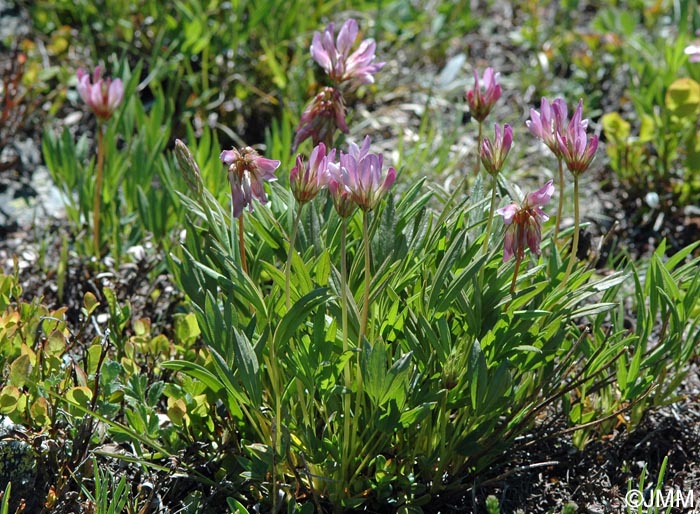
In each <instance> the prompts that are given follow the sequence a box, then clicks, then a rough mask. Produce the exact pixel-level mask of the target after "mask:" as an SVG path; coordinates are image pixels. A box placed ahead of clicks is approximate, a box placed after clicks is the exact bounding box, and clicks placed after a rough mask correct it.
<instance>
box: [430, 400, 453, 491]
mask: <svg viewBox="0 0 700 514" xmlns="http://www.w3.org/2000/svg"><path fill="white" fill-rule="evenodd" d="M448 394H449V391H448V390H447V389H445V391H444V394H443V395H442V398H441V401H440V411H439V413H438V416H440V415H442V419H441V420H440V438H439V439H438V440H437V441H436V443H437V445H438V447H440V463H439V464H437V465H436V466H435V474H434V475H433V487H432V491H433V492H437V491H438V490H439V488H440V486H441V485H442V475H443V474H444V473H445V466H446V465H447V458H448V444H447V424H448V423H449V422H450V420H449V418H450V414H449V412H448V411H447V396H448Z"/></svg>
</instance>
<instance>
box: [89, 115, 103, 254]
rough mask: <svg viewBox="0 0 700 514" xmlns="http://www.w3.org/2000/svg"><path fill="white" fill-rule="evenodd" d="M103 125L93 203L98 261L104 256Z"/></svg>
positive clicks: (94, 238)
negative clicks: (102, 216)
mask: <svg viewBox="0 0 700 514" xmlns="http://www.w3.org/2000/svg"><path fill="white" fill-rule="evenodd" d="M105 129H106V127H105V126H103V124H102V123H100V124H99V127H98V129H97V170H96V176H95V192H94V198H93V202H92V242H93V246H94V248H95V257H96V258H97V260H99V259H100V257H101V256H102V252H101V245H100V209H101V207H102V182H103V180H104V178H103V177H104V162H105V144H104V130H105Z"/></svg>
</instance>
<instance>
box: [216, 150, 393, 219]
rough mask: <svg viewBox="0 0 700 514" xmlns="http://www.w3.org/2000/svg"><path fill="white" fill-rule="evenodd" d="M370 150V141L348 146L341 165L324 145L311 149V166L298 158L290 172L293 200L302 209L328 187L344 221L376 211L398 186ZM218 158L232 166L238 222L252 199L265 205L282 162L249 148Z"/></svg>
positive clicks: (233, 198)
mask: <svg viewBox="0 0 700 514" xmlns="http://www.w3.org/2000/svg"><path fill="white" fill-rule="evenodd" d="M369 149H370V138H369V136H367V137H365V139H364V141H363V144H362V147H358V146H357V145H356V144H354V143H350V146H349V151H348V153H344V152H340V156H339V159H338V160H337V161H336V160H335V156H336V150H335V149H332V150H330V151H328V150H327V148H326V145H324V144H323V143H319V144H318V145H317V146H316V147H315V148H314V149H313V151H312V152H311V155H310V157H309V159H308V162H307V161H306V159H305V158H304V156H303V155H301V154H299V155H297V158H296V163H295V166H294V167H293V168H292V170H291V171H290V173H289V183H290V187H291V190H292V194H293V195H294V198H295V199H296V200H297V201H298V202H299V203H300V204H302V205H303V204H305V203H308V202H310V201H311V200H313V199H314V198H315V197H316V195H318V194H319V193H320V192H321V191H322V190H323V189H325V188H328V189H329V191H330V193H331V197H332V199H333V203H334V204H335V207H336V210H337V211H338V214H340V216H342V217H348V216H349V215H351V214H352V213H353V211H354V210H355V208H356V207H359V208H360V209H362V210H364V211H370V210H372V209H374V208H375V207H376V206H377V203H378V202H379V200H380V199H381V198H382V196H383V195H384V194H385V193H386V192H387V191H389V189H391V186H392V185H393V184H394V181H395V180H396V170H395V169H394V168H393V167H389V169H388V170H387V171H386V176H384V173H383V171H382V167H383V164H384V158H383V156H382V154H374V153H371V152H370V151H369ZM220 158H221V161H222V162H223V163H224V164H226V165H227V166H228V178H229V182H230V183H231V200H232V202H233V216H234V217H236V218H237V217H239V216H240V215H241V213H242V212H243V211H244V210H245V209H246V208H248V210H250V211H252V210H253V204H252V201H253V198H256V199H257V200H258V201H259V202H260V203H262V204H265V203H267V196H266V194H265V190H264V188H263V181H268V182H271V181H274V180H277V178H276V177H275V174H274V172H275V170H276V169H277V168H278V167H279V165H280V161H276V160H272V159H266V158H264V157H262V156H260V155H259V154H258V153H257V152H256V151H255V150H253V149H252V148H250V147H246V148H243V149H241V150H238V149H235V148H234V149H232V150H224V151H223V152H222V153H221V157H220Z"/></svg>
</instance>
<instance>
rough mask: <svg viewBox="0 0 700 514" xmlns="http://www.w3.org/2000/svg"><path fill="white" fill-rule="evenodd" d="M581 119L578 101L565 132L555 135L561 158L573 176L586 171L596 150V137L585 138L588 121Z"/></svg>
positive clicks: (581, 111)
mask: <svg viewBox="0 0 700 514" xmlns="http://www.w3.org/2000/svg"><path fill="white" fill-rule="evenodd" d="M582 117H583V101H581V100H579V102H578V107H577V108H576V111H575V112H574V115H573V116H572V117H571V121H570V122H569V124H568V126H567V127H566V130H562V129H561V128H560V130H558V131H557V134H556V138H557V142H558V143H559V151H560V152H561V156H562V158H563V159H564V162H565V163H566V166H567V168H569V171H570V172H571V173H572V174H573V175H574V176H578V175H580V174H581V173H583V172H584V171H586V170H587V169H588V167H589V166H590V165H591V162H592V161H593V157H595V152H596V150H597V149H598V136H597V135H595V134H594V135H592V136H591V137H590V138H588V137H587V135H586V128H587V127H588V120H582V119H581V118H582Z"/></svg>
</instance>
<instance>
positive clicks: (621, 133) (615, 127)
mask: <svg viewBox="0 0 700 514" xmlns="http://www.w3.org/2000/svg"><path fill="white" fill-rule="evenodd" d="M602 121H603V130H604V131H605V137H607V138H608V139H612V140H613V141H617V142H620V143H621V142H623V141H625V140H626V139H627V138H628V137H629V136H630V131H631V125H630V124H629V122H628V121H625V120H624V119H623V118H622V116H620V115H619V114H618V113H616V112H609V113H607V114H605V115H604V116H603V120H602Z"/></svg>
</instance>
